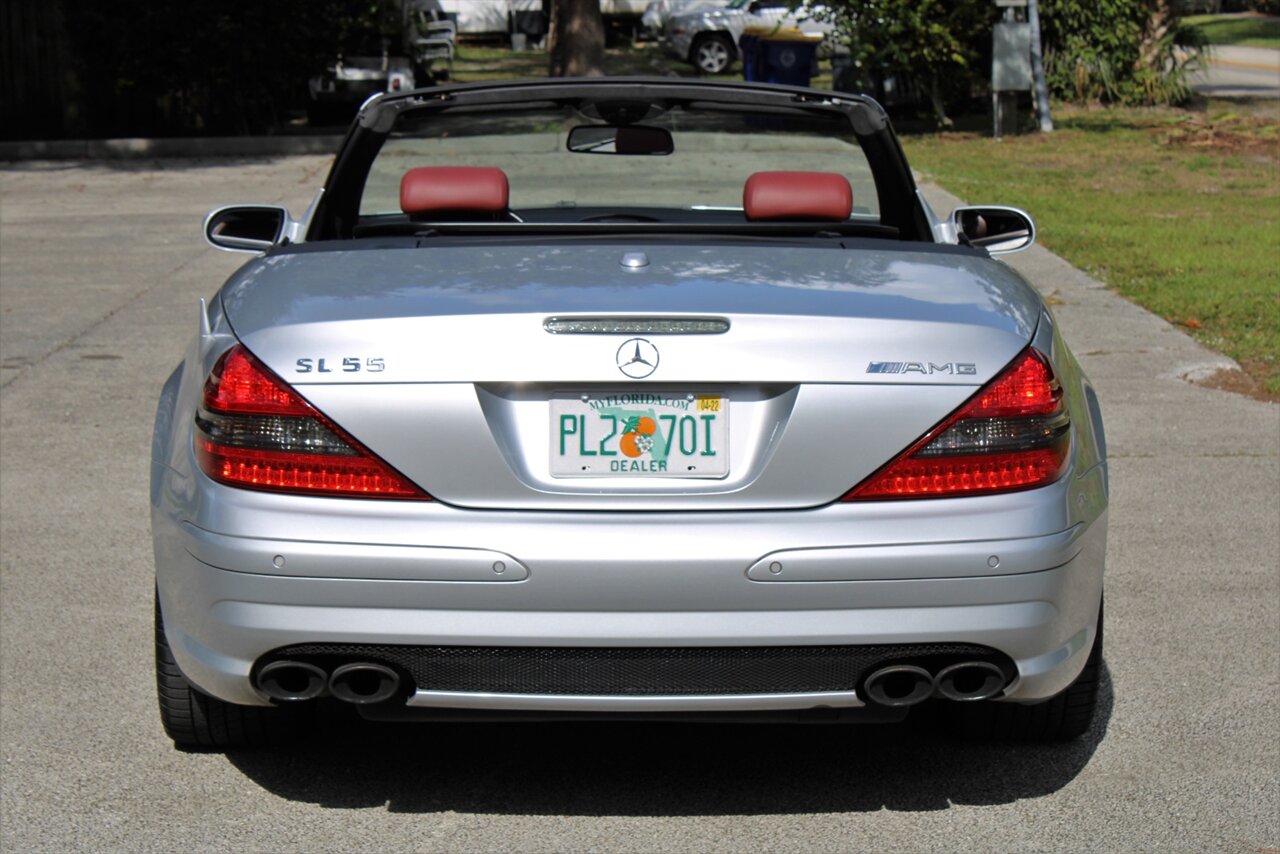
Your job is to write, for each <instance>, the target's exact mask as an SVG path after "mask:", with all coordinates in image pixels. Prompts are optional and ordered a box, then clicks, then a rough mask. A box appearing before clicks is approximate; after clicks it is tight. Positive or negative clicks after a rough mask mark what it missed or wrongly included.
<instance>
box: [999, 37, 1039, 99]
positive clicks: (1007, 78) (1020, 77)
mask: <svg viewBox="0 0 1280 854" xmlns="http://www.w3.org/2000/svg"><path fill="white" fill-rule="evenodd" d="M1031 87H1032V78H1031V25H1030V24H1028V23H1023V22H1010V21H1000V22H998V23H997V24H996V26H995V31H994V32H993V33H992V42H991V89H992V91H993V92H1030V91H1031Z"/></svg>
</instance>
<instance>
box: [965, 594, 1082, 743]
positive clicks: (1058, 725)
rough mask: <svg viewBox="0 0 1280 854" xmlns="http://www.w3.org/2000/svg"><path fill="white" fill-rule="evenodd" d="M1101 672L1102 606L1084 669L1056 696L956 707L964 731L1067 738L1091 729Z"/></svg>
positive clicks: (974, 734) (1012, 738) (989, 735)
mask: <svg viewBox="0 0 1280 854" xmlns="http://www.w3.org/2000/svg"><path fill="white" fill-rule="evenodd" d="M1101 672H1102V607H1101V606H1099V608H1098V633H1097V635H1096V636H1095V637H1094V641H1093V649H1092V650H1091V651H1090V652H1089V660H1088V661H1086V662H1085V665H1084V670H1082V671H1080V675H1079V676H1077V677H1076V681H1074V682H1072V683H1071V684H1070V685H1068V686H1067V688H1066V690H1064V691H1063V692H1062V693H1060V694H1058V695H1057V696H1055V697H1051V698H1049V699H1048V700H1045V701H1043V702H1040V703H1035V704H1032V705H1020V704H1018V703H989V702H984V703H975V704H973V705H970V706H964V707H962V708H960V709H957V710H955V711H958V712H960V717H959V720H958V723H959V724H960V725H961V730H962V732H963V734H964V735H967V736H970V737H974V738H980V739H992V740H999V741H1067V740H1069V739H1073V738H1077V737H1078V736H1081V735H1084V734H1085V733H1086V732H1088V731H1089V727H1090V726H1092V725H1093V718H1094V715H1095V713H1096V712H1097V708H1098V683H1099V679H1100V677H1101Z"/></svg>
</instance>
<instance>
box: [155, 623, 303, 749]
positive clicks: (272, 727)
mask: <svg viewBox="0 0 1280 854" xmlns="http://www.w3.org/2000/svg"><path fill="white" fill-rule="evenodd" d="M155 614H156V617H155V627H156V694H157V695H158V697H159V700H160V721H161V723H162V724H164V731H165V733H166V734H167V735H168V736H169V738H171V739H173V743H174V744H175V745H177V746H178V747H185V748H209V749H214V750H227V749H230V748H233V747H253V746H259V745H264V744H270V743H273V742H274V741H276V740H277V739H278V738H279V737H280V736H281V735H282V734H283V732H284V729H285V724H286V721H285V720H284V715H285V713H286V712H287V711H292V710H285V709H277V708H272V707H268V706H239V705H236V704H234V703H228V702H225V701H223V700H219V699H217V698H216V697H210V696H209V695H208V694H203V693H201V692H199V691H197V690H196V689H195V688H194V687H192V685H191V683H190V682H189V681H187V677H186V676H184V675H183V674H182V670H181V669H179V667H178V662H177V661H175V660H174V658H173V652H172V651H171V650H170V649H169V641H168V639H167V638H166V637H165V634H164V620H163V618H162V617H161V615H160V603H159V601H158V600H157V602H156V609H155Z"/></svg>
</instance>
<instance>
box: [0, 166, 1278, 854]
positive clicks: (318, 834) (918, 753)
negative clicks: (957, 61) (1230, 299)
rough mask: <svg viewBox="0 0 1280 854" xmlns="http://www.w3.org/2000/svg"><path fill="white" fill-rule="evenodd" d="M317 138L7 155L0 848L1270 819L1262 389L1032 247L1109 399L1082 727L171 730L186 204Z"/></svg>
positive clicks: (1253, 839) (1274, 513) (1133, 832)
mask: <svg viewBox="0 0 1280 854" xmlns="http://www.w3.org/2000/svg"><path fill="white" fill-rule="evenodd" d="M327 165H328V160H327V158H325V157H322V156H299V157H282V158H276V159H258V160H253V161H236V160H202V161H190V160H168V161H157V162H145V161H119V162H114V163H85V164H77V163H38V164H23V165H17V166H9V167H6V168H3V169H0V760H2V761H3V765H2V766H0V768H2V770H0V849H3V850H6V851H39V850H45V851H67V850H78V849H93V850H108V849H115V850H137V849H147V850H193V849H216V850H307V851H317V850H344V851H345V850H370V851H373V850H379V851H383V850H395V851H400V850H585V849H615V850H616V849H621V850H673V851H675V850H680V851H707V850H802V851H823V850H831V851H844V850H851V849H863V850H869V849H875V850H903V851H925V850H937V851H954V850H991V849H996V850H1047V849H1057V850H1070V851H1082V850H1116V849H1122V850H1143V851H1148V850H1163V849H1173V850H1186V849H1211V850H1219V851H1240V852H1256V851H1262V850H1275V849H1276V848H1277V847H1280V407H1278V406H1276V405H1273V404H1266V403H1260V402H1258V401H1254V400H1249V399H1246V398H1243V397H1237V396H1234V395H1231V394H1229V393H1226V392H1221V391H1214V390H1209V389H1204V388H1200V387H1197V386H1195V385H1192V384H1190V383H1188V382H1186V381H1185V380H1184V379H1183V377H1184V376H1185V375H1188V374H1197V373H1200V372H1204V371H1207V370H1211V369H1213V368H1214V367H1216V366H1220V365H1223V364H1228V363H1227V362H1226V360H1225V359H1224V358H1223V357H1221V356H1218V355H1216V354H1213V353H1211V352H1208V351H1206V350H1204V349H1202V348H1200V347H1199V346H1198V345H1197V344H1195V343H1194V342H1193V341H1191V340H1190V339H1189V338H1187V337H1186V336H1184V335H1182V334H1181V333H1180V332H1178V331H1177V330H1175V329H1174V328H1173V327H1171V326H1169V325H1168V324H1166V323H1164V322H1163V321H1161V320H1159V319H1158V318H1155V317H1153V316H1151V315H1150V314H1147V313H1146V312H1144V311H1142V310H1140V309H1138V308H1136V307H1134V306H1132V305H1130V304H1129V303H1127V302H1125V301H1124V300H1122V299H1120V298H1119V297H1117V296H1115V295H1114V294H1112V293H1110V292H1109V291H1107V290H1106V289H1105V288H1104V287H1102V286H1101V285H1099V284H1098V283H1097V282H1095V281H1092V280H1090V279H1089V278H1088V277H1086V276H1085V275H1083V274H1082V273H1080V272H1078V271H1076V270H1074V269H1073V268H1071V267H1069V266H1068V265H1066V264H1065V263H1063V262H1062V261H1061V260H1059V259H1057V258H1056V257H1054V256H1052V255H1051V254H1049V253H1048V252H1046V251H1044V250H1041V249H1036V250H1033V251H1032V252H1029V253H1024V254H1022V255H1019V256H1014V259H1013V263H1014V265H1015V266H1017V267H1018V268H1019V269H1021V270H1023V272H1024V273H1026V274H1027V275H1028V276H1029V277H1030V278H1031V280H1032V281H1033V282H1034V283H1035V284H1036V285H1037V286H1038V287H1040V288H1041V289H1042V290H1043V291H1044V292H1045V293H1046V294H1047V295H1048V296H1049V298H1050V302H1052V303H1053V304H1054V306H1055V311H1056V313H1057V317H1058V319H1059V322H1060V323H1061V324H1062V326H1063V327H1064V328H1065V330H1066V334H1067V337H1068V339H1069V340H1070V341H1071V342H1072V346H1073V348H1074V349H1075V351H1076V353H1077V354H1078V355H1079V356H1080V358H1081V361H1082V363H1083V364H1084V366H1085V369H1086V370H1087V371H1088V372H1089V373H1090V375H1091V376H1092V378H1093V379H1094V381H1095V382H1096V385H1097V388H1098V391H1099V394H1100V396H1101V399H1102V404H1103V407H1104V412H1105V415H1106V419H1107V427H1108V440H1109V451H1110V454H1109V455H1110V460H1111V482H1112V489H1113V503H1112V510H1111V517H1110V552H1109V558H1110V559H1109V566H1108V573H1109V576H1108V581H1107V653H1106V666H1107V674H1108V678H1107V679H1106V681H1105V683H1104V694H1103V709H1102V716H1101V721H1100V723H1099V725H1098V726H1097V727H1096V729H1095V731H1094V732H1093V733H1091V734H1090V736H1088V737H1087V738H1085V739H1082V740H1080V741H1078V742H1076V743H1073V744H1068V745H1062V746H1049V747H1025V746H1002V745H987V744H972V743H961V742H955V741H952V740H950V739H948V737H947V736H946V735H945V734H944V733H942V732H940V731H939V730H938V729H936V728H935V727H934V726H932V725H931V724H930V722H929V721H927V720H917V721H914V722H912V723H909V724H907V725H904V726H898V727H864V728H859V729H849V728H833V727H823V726H811V727H757V726H719V727H717V726H691V725H653V724H648V725H635V724H608V725H604V724H593V725H590V726H568V725H511V724H501V725H475V724H468V725H460V724H454V725H436V726H418V727H397V726H395V725H381V726H377V727H375V726H370V725H363V724H360V723H359V722H354V721H351V720H349V719H346V718H336V717H335V718H334V719H332V720H328V721H326V722H324V724H323V725H322V726H321V727H320V728H319V730H318V731H317V733H316V734H315V740H314V742H313V743H312V744H309V745H304V746H298V747H293V748H289V749H286V750H281V751H276V752H248V751H242V752H236V753H232V754H230V755H221V754H199V753H182V752H178V751H176V750H174V749H173V748H172V746H171V745H170V743H169V742H168V740H167V739H166V738H165V737H164V736H163V734H162V732H161V730H160V726H159V722H158V720H157V716H156V711H155V700H154V687H153V682H152V664H151V646H150V644H151V598H152V566H151V554H150V549H151V546H150V540H149V534H148V509H147V476H148V465H147V458H148V448H149V442H150V430H151V419H152V413H153V408H154V404H155V399H156V396H157V394H158V391H159V388H160V385H161V383H162V382H163V380H164V378H165V377H166V376H167V374H168V373H169V371H170V370H171V369H172V368H173V366H174V364H175V363H176V361H177V359H178V357H179V354H180V353H181V351H182V349H183V347H184V346H185V344H186V342H187V341H188V340H189V338H190V336H191V335H193V334H195V332H196V329H197V313H196V305H197V300H198V299H199V298H200V297H208V296H210V295H211V294H212V293H213V292H214V290H215V289H216V287H217V286H218V285H219V284H220V283H221V281H222V280H223V279H224V278H225V277H226V276H227V275H228V274H229V273H230V272H231V271H232V270H233V269H235V267H236V266H237V265H238V264H239V263H240V259H239V258H237V257H235V256H232V255H228V254H225V253H220V252H217V251H215V250H213V249H210V248H208V247H206V246H205V245H204V243H203V242H202V241H201V239H200V233H199V231H200V221H201V218H202V216H203V214H204V213H205V212H206V211H207V210H208V209H209V208H210V207H212V206H214V205H215V204H220V203H228V202H237V201H260V202H283V203H286V204H288V205H289V206H290V207H291V208H292V209H293V210H294V211H295V212H300V211H301V210H302V209H303V208H304V207H305V205H306V203H307V202H308V201H309V197H310V193H311V191H312V190H313V189H314V188H315V187H316V186H317V185H318V184H319V182H320V181H321V180H322V179H323V176H324V172H325V170H326V168H327ZM930 194H931V197H932V198H933V199H934V204H935V206H936V207H938V208H939V210H947V209H949V207H950V204H951V203H952V201H951V200H949V199H947V198H945V197H944V195H943V194H941V193H938V192H936V191H934V190H930ZM975 201H983V202H998V201H999V200H998V199H980V200H975ZM1033 213H1034V212H1033Z"/></svg>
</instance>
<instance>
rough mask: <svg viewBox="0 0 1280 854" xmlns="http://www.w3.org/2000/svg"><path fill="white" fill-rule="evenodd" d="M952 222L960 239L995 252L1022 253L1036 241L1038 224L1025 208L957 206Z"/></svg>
mask: <svg viewBox="0 0 1280 854" xmlns="http://www.w3.org/2000/svg"><path fill="white" fill-rule="evenodd" d="M951 222H952V223H953V224H954V225H955V228H956V234H957V236H959V237H960V238H961V242H967V243H968V244H969V245H970V246H981V247H982V248H983V249H986V250H987V251H988V252H990V253H991V254H992V255H1008V254H1009V253H1010V252H1021V251H1022V250H1023V249H1027V248H1028V247H1030V246H1031V244H1033V243H1035V242H1036V224H1035V223H1034V222H1032V220H1031V217H1030V216H1028V215H1027V213H1026V211H1023V210H1019V209H1018V208H1009V207H1003V206H1000V205H988V206H983V207H964V208H956V209H955V210H953V211H952V212H951Z"/></svg>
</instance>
